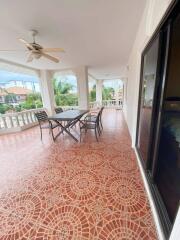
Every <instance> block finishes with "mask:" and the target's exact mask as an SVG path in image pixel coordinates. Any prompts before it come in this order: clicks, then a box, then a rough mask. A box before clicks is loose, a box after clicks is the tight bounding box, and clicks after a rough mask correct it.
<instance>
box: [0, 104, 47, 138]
mask: <svg viewBox="0 0 180 240" xmlns="http://www.w3.org/2000/svg"><path fill="white" fill-rule="evenodd" d="M42 110H45V109H44V108H37V109H31V110H25V111H22V112H15V113H7V114H1V115H0V134H1V133H3V134H4V133H6V132H16V131H21V130H23V129H26V128H29V127H31V126H34V125H36V124H37V119H36V117H35V115H34V113H36V112H39V111H42Z"/></svg>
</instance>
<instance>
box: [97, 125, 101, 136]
mask: <svg viewBox="0 0 180 240" xmlns="http://www.w3.org/2000/svg"><path fill="white" fill-rule="evenodd" d="M97 130H98V134H99V136H100V135H101V129H100V126H99V123H98V124H97Z"/></svg>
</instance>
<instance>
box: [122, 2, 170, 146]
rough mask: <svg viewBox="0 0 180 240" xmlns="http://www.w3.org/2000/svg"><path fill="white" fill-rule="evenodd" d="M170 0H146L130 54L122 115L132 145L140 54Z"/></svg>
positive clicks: (134, 129) (133, 141) (134, 130)
mask: <svg viewBox="0 0 180 240" xmlns="http://www.w3.org/2000/svg"><path fill="white" fill-rule="evenodd" d="M172 1H173V0H152V1H148V2H147V6H146V8H145V11H144V14H143V16H142V19H141V23H140V25H139V30H138V32H137V35H136V40H135V42H134V45H133V48H132V51H131V54H130V58H129V62H128V72H127V75H128V79H127V85H126V93H127V94H126V99H125V103H124V115H125V118H126V121H127V125H128V128H129V132H130V135H131V138H132V145H133V146H134V144H135V134H136V120H137V109H138V94H139V81H140V67H141V54H142V51H143V49H144V48H145V46H146V44H147V43H148V41H149V40H150V38H151V36H152V34H153V32H154V31H155V29H156V27H157V26H158V24H159V23H160V21H161V19H162V17H163V16H164V14H165V12H166V10H167V8H168V7H169V5H170V4H171V2H172Z"/></svg>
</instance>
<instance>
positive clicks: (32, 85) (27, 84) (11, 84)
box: [0, 80, 40, 92]
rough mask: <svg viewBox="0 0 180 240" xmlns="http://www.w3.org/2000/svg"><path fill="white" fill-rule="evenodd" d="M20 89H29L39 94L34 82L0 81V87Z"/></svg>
mask: <svg viewBox="0 0 180 240" xmlns="http://www.w3.org/2000/svg"><path fill="white" fill-rule="evenodd" d="M15 86H16V87H22V88H25V89H30V90H31V91H33V92H40V88H39V83H38V82H36V81H30V80H8V81H2V80H1V81H0V87H2V88H9V87H15Z"/></svg>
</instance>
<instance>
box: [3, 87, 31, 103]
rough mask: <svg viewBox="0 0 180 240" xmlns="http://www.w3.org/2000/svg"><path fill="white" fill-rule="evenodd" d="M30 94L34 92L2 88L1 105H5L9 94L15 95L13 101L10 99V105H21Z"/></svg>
mask: <svg viewBox="0 0 180 240" xmlns="http://www.w3.org/2000/svg"><path fill="white" fill-rule="evenodd" d="M30 93H32V91H31V90H29V89H27V88H24V87H17V86H15V87H9V88H0V103H5V99H6V96H7V95H8V94H14V97H13V98H12V99H8V103H12V104H13V103H21V102H24V101H25V100H26V98H27V95H28V94H30Z"/></svg>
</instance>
